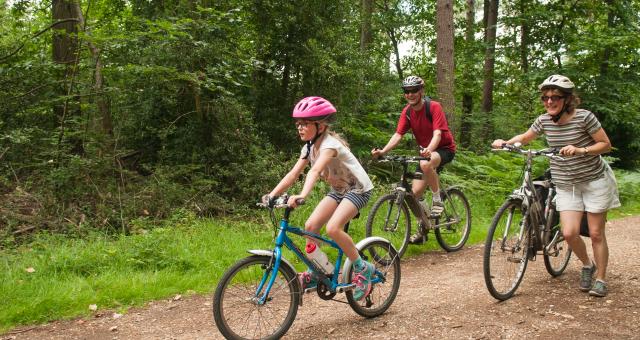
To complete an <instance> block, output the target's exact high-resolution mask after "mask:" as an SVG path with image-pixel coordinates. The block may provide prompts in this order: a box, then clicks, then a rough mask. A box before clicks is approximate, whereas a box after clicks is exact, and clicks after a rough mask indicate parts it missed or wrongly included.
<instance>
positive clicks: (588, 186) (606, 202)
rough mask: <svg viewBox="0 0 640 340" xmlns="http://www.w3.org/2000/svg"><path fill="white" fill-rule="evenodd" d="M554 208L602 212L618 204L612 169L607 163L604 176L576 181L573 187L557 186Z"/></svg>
mask: <svg viewBox="0 0 640 340" xmlns="http://www.w3.org/2000/svg"><path fill="white" fill-rule="evenodd" d="M556 189H557V194H556V208H557V210H558V211H565V210H569V211H586V212H590V213H603V212H605V211H607V210H609V209H613V208H617V207H619V206H620V199H619V198H618V184H617V183H616V178H615V175H614V174H613V170H611V167H610V166H609V165H608V164H607V165H606V167H605V171H604V176H603V177H601V178H598V179H596V180H593V181H591V182H584V183H578V184H576V185H574V186H573V187H562V188H561V187H557V188H556Z"/></svg>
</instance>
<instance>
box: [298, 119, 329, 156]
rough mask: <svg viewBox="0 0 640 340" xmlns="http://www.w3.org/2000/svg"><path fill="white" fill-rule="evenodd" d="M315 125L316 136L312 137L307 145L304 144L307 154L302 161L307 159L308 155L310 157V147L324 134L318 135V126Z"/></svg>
mask: <svg viewBox="0 0 640 340" xmlns="http://www.w3.org/2000/svg"><path fill="white" fill-rule="evenodd" d="M315 124H316V135H315V136H314V137H313V139H312V140H310V141H308V142H307V144H306V146H307V154H306V155H305V156H304V157H302V159H309V155H311V146H312V145H313V144H315V143H316V141H317V140H318V138H320V137H321V136H322V134H323V133H324V132H323V133H320V125H319V124H318V123H315Z"/></svg>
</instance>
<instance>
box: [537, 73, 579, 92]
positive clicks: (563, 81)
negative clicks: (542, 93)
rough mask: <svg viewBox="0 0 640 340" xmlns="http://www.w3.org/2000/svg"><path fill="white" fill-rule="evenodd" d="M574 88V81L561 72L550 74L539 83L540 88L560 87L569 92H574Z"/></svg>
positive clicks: (559, 88)
mask: <svg viewBox="0 0 640 340" xmlns="http://www.w3.org/2000/svg"><path fill="white" fill-rule="evenodd" d="M574 88H575V85H573V82H572V81H571V80H570V79H569V78H567V77H565V76H562V75H559V74H554V75H551V76H549V78H547V79H545V80H544V81H543V82H542V84H540V85H538V89H539V90H545V89H558V90H561V91H563V92H569V93H571V92H573V89H574Z"/></svg>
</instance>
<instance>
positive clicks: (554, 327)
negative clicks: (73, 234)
mask: <svg viewBox="0 0 640 340" xmlns="http://www.w3.org/2000/svg"><path fill="white" fill-rule="evenodd" d="M607 228H608V230H607V232H608V234H607V236H608V240H609V246H610V262H609V268H610V269H609V273H608V282H609V291H610V293H609V295H608V296H607V297H605V298H594V297H590V296H589V295H587V294H585V293H582V292H580V291H579V290H578V288H577V286H578V277H579V275H580V263H579V261H578V260H576V259H575V258H573V257H572V260H571V263H570V264H569V267H568V268H567V270H566V272H565V274H564V275H562V276H560V277H558V278H551V276H550V275H549V274H547V272H546V270H545V268H544V263H543V261H542V258H538V260H537V261H535V262H530V263H529V266H528V268H527V272H526V274H525V278H524V280H523V282H522V284H521V285H520V288H519V289H518V291H517V293H516V295H515V296H514V297H513V298H511V299H510V300H508V301H506V302H501V303H500V302H497V301H496V300H494V299H493V298H492V297H491V296H490V295H489V293H488V292H487V290H486V287H485V285H484V279H483V275H482V245H476V246H472V247H467V248H465V249H464V250H462V251H460V252H457V253H452V254H447V253H444V252H443V251H436V252H430V253H426V254H423V255H420V256H417V257H413V258H410V259H406V260H403V264H402V284H401V286H400V292H399V294H398V297H397V299H396V301H395V302H394V304H393V306H391V308H390V309H389V310H388V311H387V312H386V313H385V314H384V315H382V316H380V317H378V318H374V319H365V318H362V317H360V316H359V315H357V314H356V313H355V312H353V311H352V310H351V309H350V307H349V306H348V305H346V304H340V303H336V302H330V301H323V300H320V299H319V298H318V297H317V296H314V295H312V294H308V295H306V296H305V301H304V305H303V306H302V307H301V308H300V309H299V312H298V317H297V319H296V321H295V322H294V324H293V326H292V327H291V329H290V330H289V332H288V333H287V335H286V338H287V339H324V338H327V339H329V338H331V339H333V338H353V337H358V338H369V339H423V338H435V339H465V338H466V339H521V338H526V339H530V338H534V337H541V338H543V337H544V338H547V337H548V338H556V339H557V338H563V339H597V338H607V339H634V338H635V339H640V335H639V334H640V261H639V260H638V256H637V255H638V254H640V216H634V217H628V218H624V219H619V220H615V221H612V222H609V223H608V225H607ZM429 242H435V240H433V238H432V239H430V240H429ZM589 248H590V247H589ZM219 338H222V337H221V335H220V334H219V333H218V331H217V328H216V327H215V325H214V324H213V317H212V314H211V296H210V295H206V296H202V295H194V296H189V297H180V296H177V297H175V298H173V299H169V300H162V301H155V302H151V303H149V304H147V305H146V306H145V307H144V308H133V309H130V310H129V312H128V313H127V314H125V315H119V314H114V313H113V312H112V311H98V312H97V313H96V314H95V315H94V317H92V318H87V319H76V320H68V321H58V322H53V323H50V324H46V325H42V326H35V327H23V328H18V329H14V330H12V331H10V332H8V333H5V334H3V335H0V339H2V340H4V339H12V340H13V339H219Z"/></svg>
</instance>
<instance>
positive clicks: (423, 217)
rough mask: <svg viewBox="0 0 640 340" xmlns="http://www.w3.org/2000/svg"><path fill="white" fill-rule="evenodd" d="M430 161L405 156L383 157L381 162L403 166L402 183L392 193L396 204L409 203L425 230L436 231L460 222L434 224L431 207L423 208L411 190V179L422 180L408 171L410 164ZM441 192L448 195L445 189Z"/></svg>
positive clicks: (423, 158)
mask: <svg viewBox="0 0 640 340" xmlns="http://www.w3.org/2000/svg"><path fill="white" fill-rule="evenodd" d="M429 160H430V158H428V157H417V156H411V157H405V156H391V155H389V156H382V157H381V160H380V161H392V162H398V163H400V164H401V165H402V174H401V175H400V182H399V183H395V184H394V187H393V188H392V191H393V192H395V193H396V195H397V200H396V203H397V204H401V203H402V201H405V202H407V206H408V207H409V209H410V210H411V213H412V214H413V216H415V217H416V218H417V219H418V220H419V222H420V223H421V224H422V225H423V226H424V228H426V229H434V228H440V227H446V226H448V225H452V224H455V223H458V221H449V222H444V223H438V224H433V219H431V218H430V217H429V215H431V212H430V207H429V206H425V208H427V209H426V210H425V209H424V208H423V207H422V206H421V204H420V201H419V200H418V197H416V195H415V194H414V193H413V189H412V188H411V183H409V180H410V179H412V180H415V179H421V178H417V177H416V176H415V175H414V174H413V173H410V172H409V171H408V168H409V164H410V163H419V162H420V161H429ZM449 188H452V187H447V189H449ZM425 190H426V188H425ZM440 192H441V193H442V194H444V195H446V194H447V190H444V189H443V188H440ZM453 214H454V215H455V216H458V213H457V212H456V211H454V212H453Z"/></svg>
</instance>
